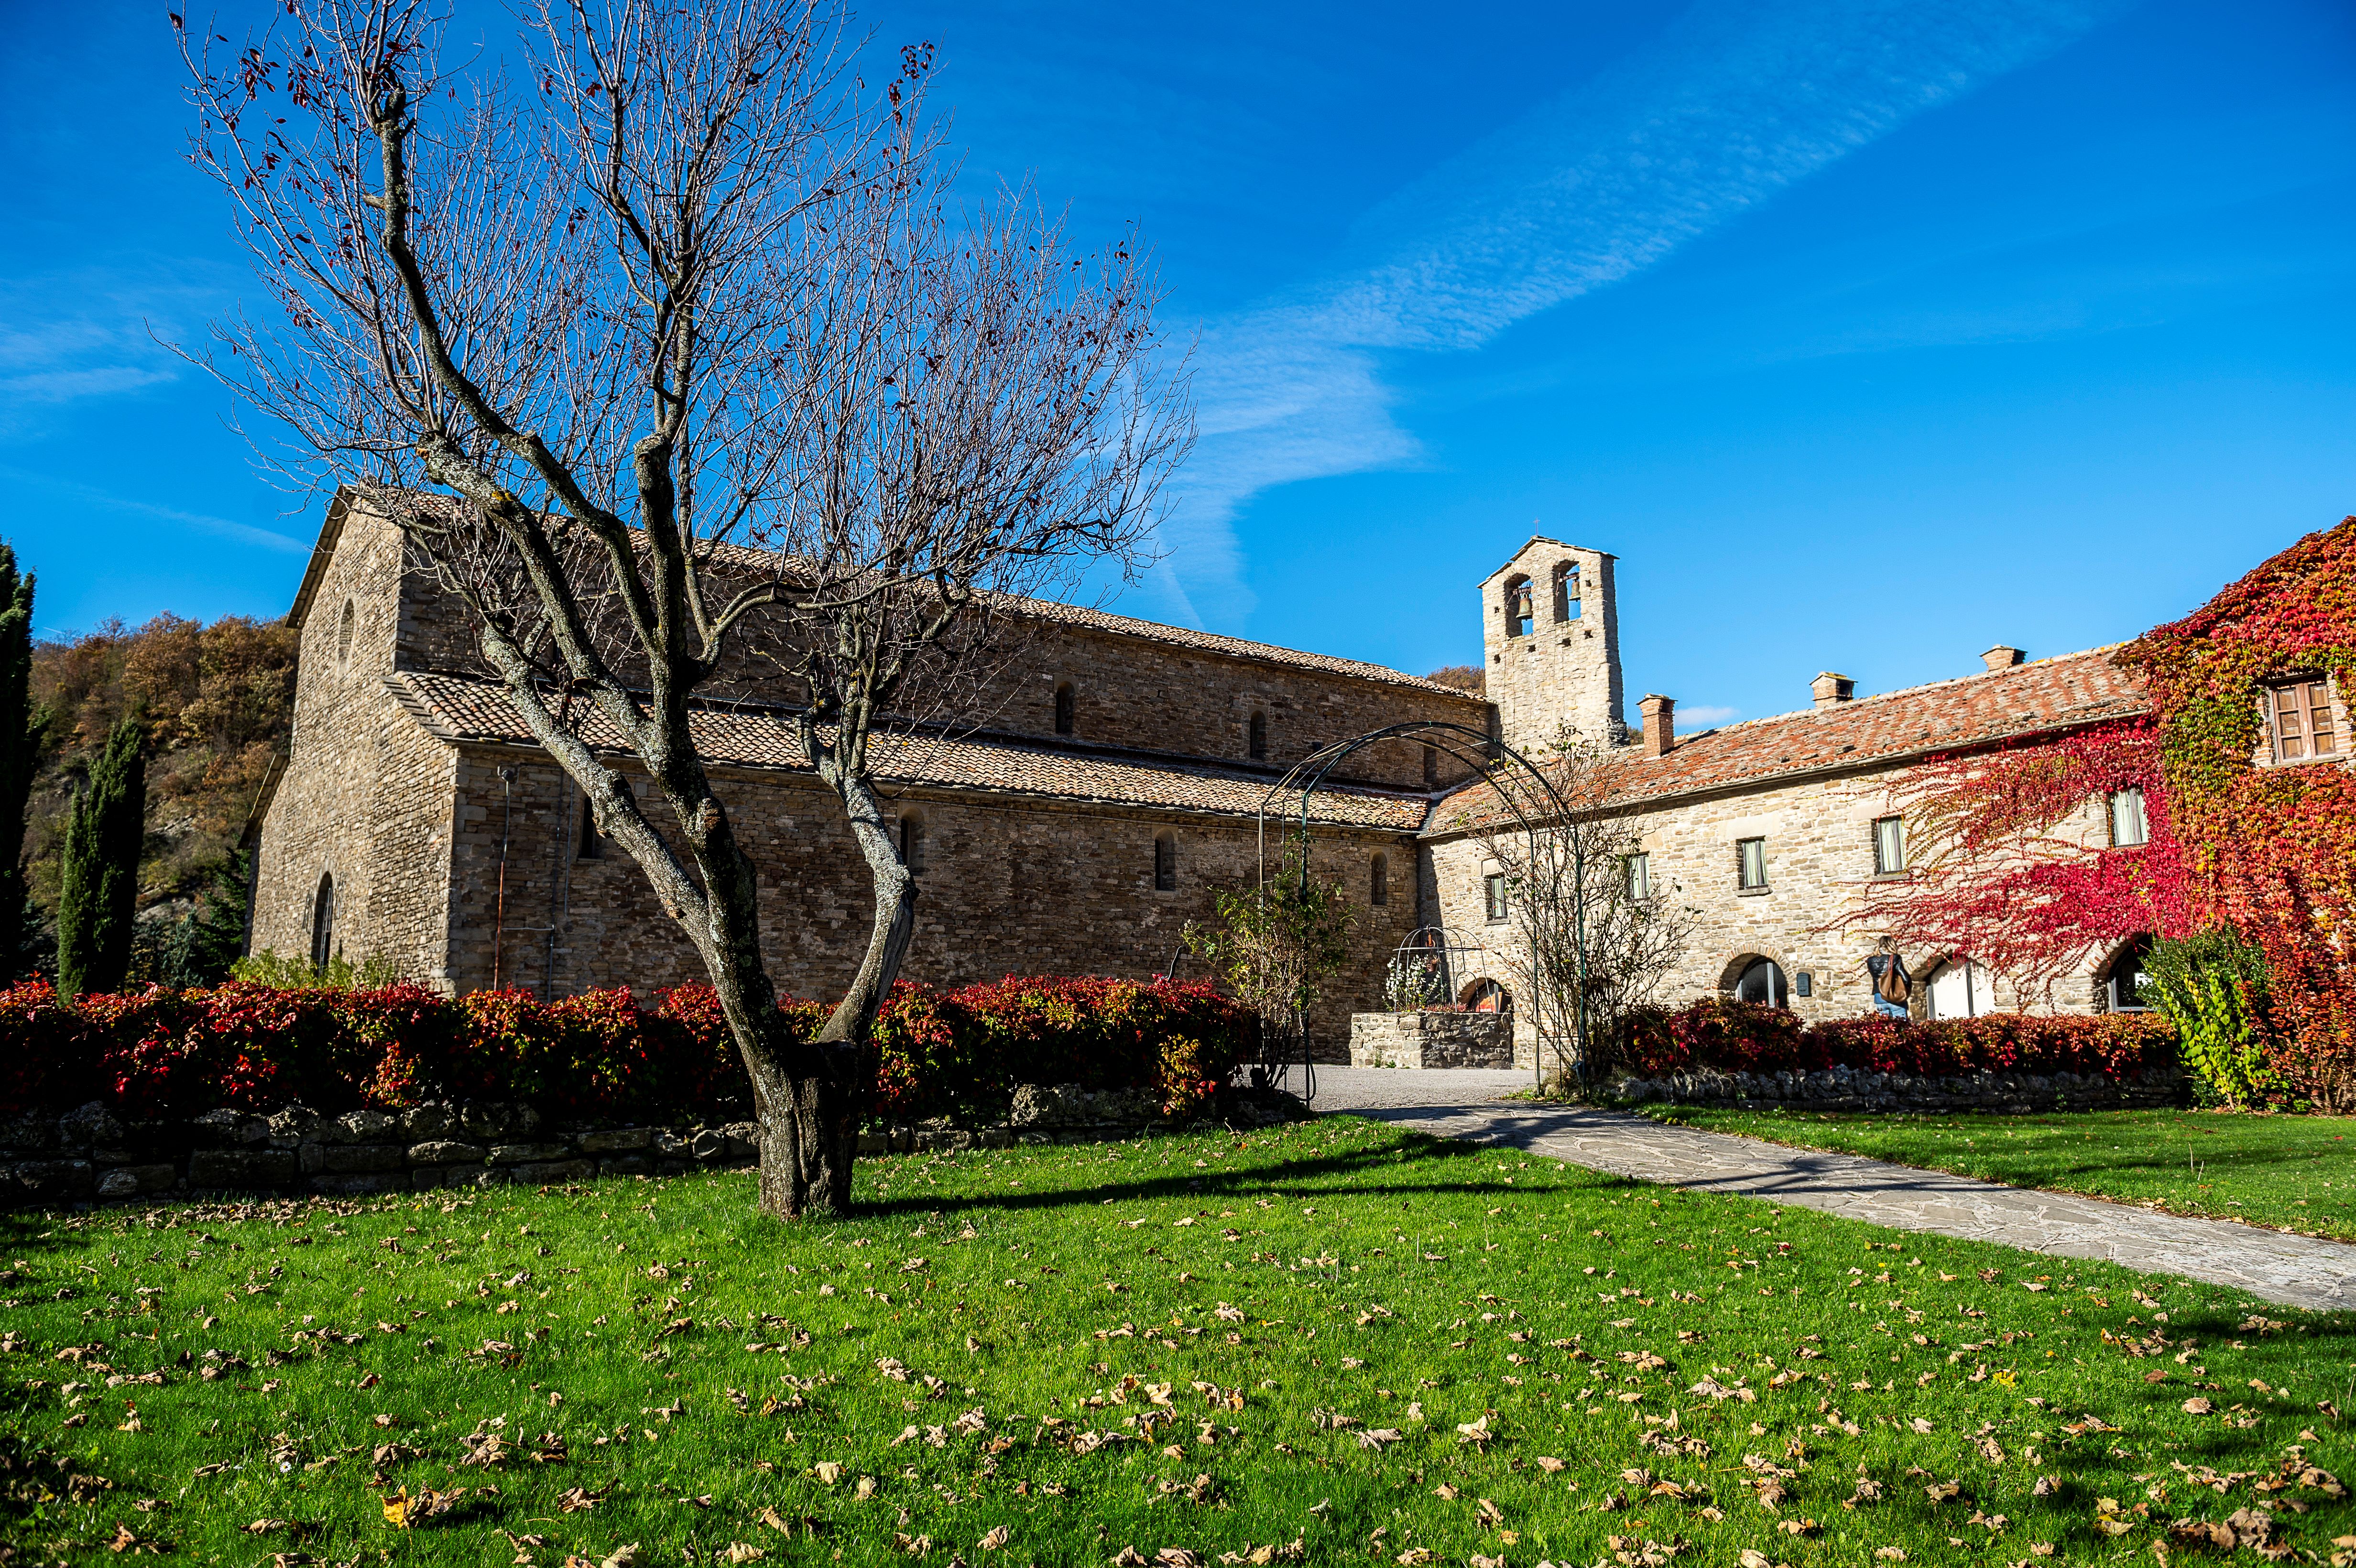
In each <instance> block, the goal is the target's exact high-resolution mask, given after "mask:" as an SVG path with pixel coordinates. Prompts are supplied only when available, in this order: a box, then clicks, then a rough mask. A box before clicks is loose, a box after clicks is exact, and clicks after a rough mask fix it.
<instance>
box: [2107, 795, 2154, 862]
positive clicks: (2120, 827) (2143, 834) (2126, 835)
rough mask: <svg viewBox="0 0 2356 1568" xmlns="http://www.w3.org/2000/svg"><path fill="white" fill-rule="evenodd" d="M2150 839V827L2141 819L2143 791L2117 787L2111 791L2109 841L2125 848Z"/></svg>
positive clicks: (2145, 842)
mask: <svg viewBox="0 0 2356 1568" xmlns="http://www.w3.org/2000/svg"><path fill="white" fill-rule="evenodd" d="M2150 841H2151V829H2150V827H2147V825H2146V824H2145V822H2144V819H2143V791H2141V790H2139V789H2119V790H2113V791H2112V792H2111V843H2112V844H2113V845H2115V847H2117V848H2122V849H2125V848H2131V847H2133V846H2135V845H2137V844H2147V843H2149V842H2150Z"/></svg>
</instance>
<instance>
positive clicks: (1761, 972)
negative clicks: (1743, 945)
mask: <svg viewBox="0 0 2356 1568" xmlns="http://www.w3.org/2000/svg"><path fill="white" fill-rule="evenodd" d="M1734 999H1735V1000H1736V1001H1738V1002H1756V1003H1758V1004H1759V1005H1760V1006H1762V1007H1767V1008H1784V1007H1789V1006H1791V1004H1792V996H1791V990H1790V987H1787V986H1786V985H1785V984H1784V982H1783V965H1780V964H1778V963H1776V962H1775V961H1774V960H1773V959H1772V958H1754V959H1752V960H1751V962H1750V964H1749V965H1746V966H1745V967H1744V969H1743V971H1742V975H1741V977H1740V979H1738V980H1736V981H1735V982H1734Z"/></svg>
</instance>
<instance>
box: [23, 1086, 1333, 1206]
mask: <svg viewBox="0 0 2356 1568" xmlns="http://www.w3.org/2000/svg"><path fill="white" fill-rule="evenodd" d="M1301 1114H1303V1113H1301V1109H1300V1106H1299V1104H1298V1102H1296V1101H1292V1100H1290V1098H1289V1097H1288V1096H1285V1095H1282V1094H1277V1093H1266V1092H1258V1093H1255V1092H1248V1091H1231V1092H1229V1093H1226V1094H1224V1095H1222V1096H1221V1098H1220V1100H1219V1101H1218V1103H1217V1104H1215V1106H1214V1107H1213V1109H1212V1110H1211V1112H1210V1113H1209V1119H1212V1120H1215V1121H1219V1122H1222V1123H1225V1124H1227V1125H1243V1126H1263V1125H1270V1124H1273V1123H1276V1122H1280V1121H1287V1120H1290V1119H1293V1118H1294V1117H1296V1116H1299V1115H1301ZM1173 1125H1177V1124H1176V1123H1174V1122H1173V1120H1172V1119H1171V1118H1169V1117H1167V1116H1165V1115H1162V1109H1161V1105H1160V1104H1159V1102H1158V1098H1157V1097H1156V1096H1155V1095H1153V1094H1152V1093H1147V1092H1142V1091H1124V1090H1088V1089H1083V1088H1081V1087H1080V1086H1079V1085H1077V1084H1071V1083H1067V1084H1061V1085H1055V1086H1045V1085H1034V1084H1019V1085H1017V1086H1016V1088H1015V1091H1014V1097H1013V1104H1012V1108H1011V1110H1010V1112H1009V1114H1008V1116H1007V1119H1006V1120H1005V1121H1004V1122H1002V1123H997V1124H992V1125H984V1126H979V1127H960V1126H955V1125H950V1124H949V1123H947V1122H926V1123H922V1124H907V1125H892V1126H885V1127H878V1128H875V1129H873V1130H871V1131H869V1132H866V1133H863V1134H862V1135H861V1136H860V1142H859V1152H860V1153H861V1154H869V1155H873V1154H892V1153H909V1152H916V1151H924V1150H933V1149H961V1148H1004V1147H1009V1146H1010V1145H1013V1144H1018V1143H1023V1144H1032V1143H1076V1142H1089V1141H1095V1140H1098V1139H1103V1138H1108V1137H1124V1136H1134V1135H1136V1134H1138V1133H1141V1132H1145V1131H1149V1130H1152V1129H1156V1128H1162V1127H1169V1126H1173ZM757 1130H758V1129H757V1128H756V1127H755V1125H754V1124H753V1123H751V1122H731V1123H729V1124H727V1125H723V1126H700V1125H699V1126H680V1127H668V1126H600V1125H578V1126H576V1125H565V1124H562V1123H559V1122H555V1121H552V1120H551V1119H549V1118H547V1117H544V1116H542V1115H541V1114H540V1113H539V1112H538V1111H536V1110H534V1109H532V1108H531V1107H530V1106H529V1105H509V1104H426V1105H419V1106H415V1107H413V1108H412V1109H409V1110H405V1111H402V1112H399V1113H389V1112H384V1111H352V1112H348V1113H347V1114H345V1115H340V1116H323V1115H319V1114H318V1113H317V1112H316V1111H311V1110H308V1109H305V1107H303V1106H301V1105H290V1106H287V1107H286V1108H284V1109H283V1110H281V1111H278V1112H276V1113H274V1114H273V1115H267V1116H262V1115H249V1114H248V1113H245V1112H242V1111H230V1110H220V1111H209V1112H207V1113H206V1114H205V1115H201V1116H198V1117H197V1118H195V1119H194V1120H193V1121H189V1122H184V1123H140V1122H125V1121H123V1119H122V1118H120V1117H118V1116H116V1115H114V1114H113V1113H112V1112H111V1111H109V1110H108V1109H107V1108H106V1107H105V1106H104V1105H102V1104H99V1103H97V1102H95V1101H93V1102H91V1104H87V1105H83V1106H81V1107H80V1109H78V1110H73V1111H70V1112H67V1113H66V1114H65V1115H62V1116H60V1115H54V1114H52V1115H21V1116H18V1117H16V1118H15V1119H14V1120H12V1121H10V1122H7V1123H5V1124H0V1208H6V1207H9V1206H13V1205H29V1204H55V1203H80V1202H87V1201H90V1200H94V1199H129V1198H150V1197H157V1196H162V1195H165V1194H169V1193H189V1192H223V1191H229V1192H319V1193H329V1194H338V1195H350V1194H356V1193H369V1192H402V1191H410V1190H414V1189H432V1188H437V1187H478V1186H492V1185H498V1184H500V1183H506V1182H519V1183H525V1184H530V1185H539V1184H543V1183H549V1182H561V1181H584V1180H587V1179H590V1178H592V1177H599V1176H677V1175H681V1174H684V1173H685V1172H687V1171H690V1170H695V1169H733V1168H743V1167H747V1166H751V1165H754V1164H756V1163H757V1149H756V1147H755V1136H756V1135H757Z"/></svg>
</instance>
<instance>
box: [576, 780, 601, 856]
mask: <svg viewBox="0 0 2356 1568" xmlns="http://www.w3.org/2000/svg"><path fill="white" fill-rule="evenodd" d="M579 858H580V859H584V860H602V859H605V835H604V834H603V833H600V832H598V831H597V808H596V807H595V806H594V805H591V804H590V803H589V797H588V796H587V795H583V796H582V797H581V848H580V852H579Z"/></svg>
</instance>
